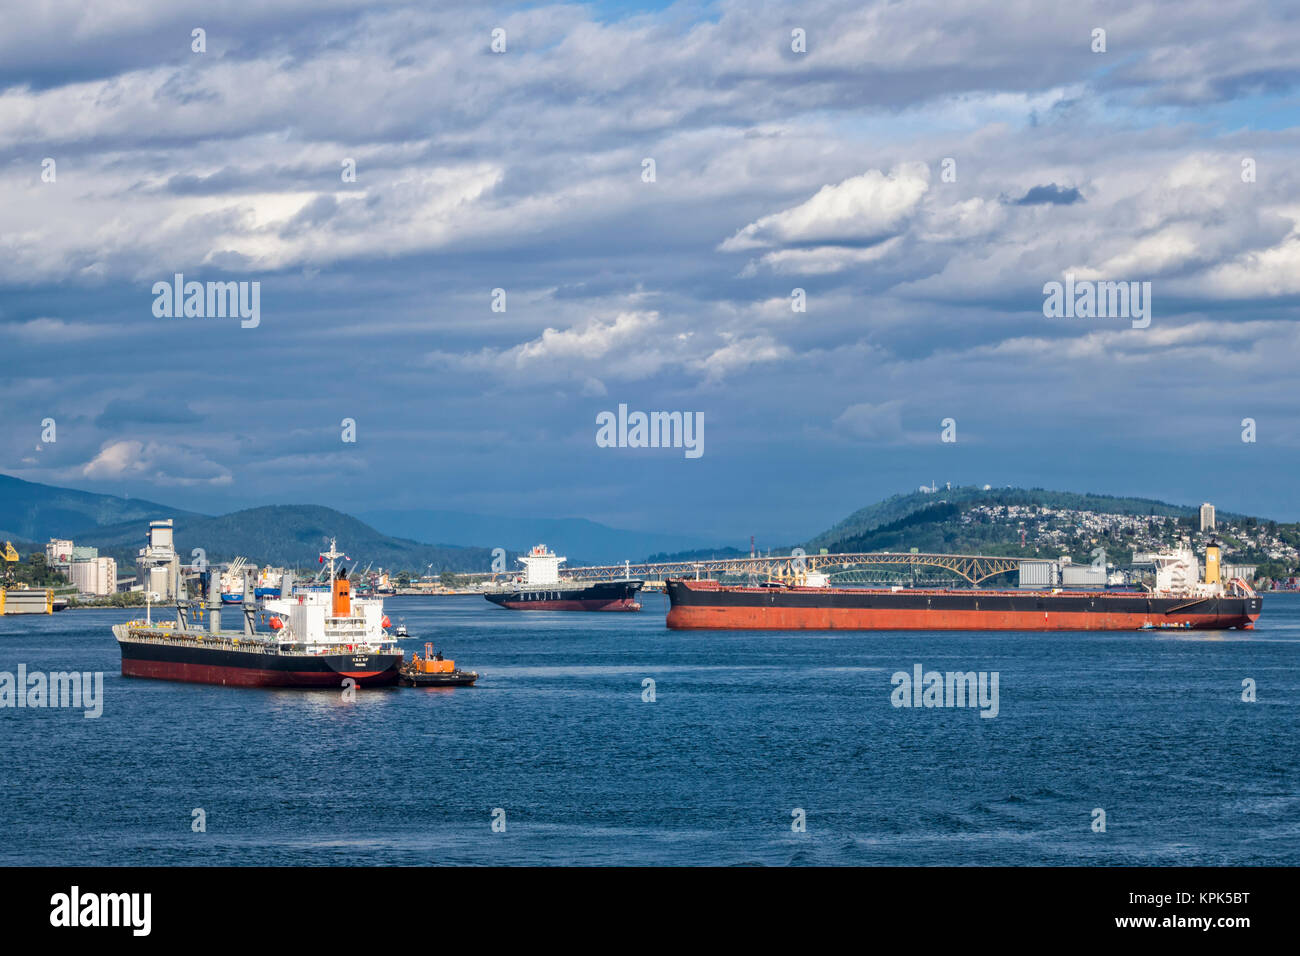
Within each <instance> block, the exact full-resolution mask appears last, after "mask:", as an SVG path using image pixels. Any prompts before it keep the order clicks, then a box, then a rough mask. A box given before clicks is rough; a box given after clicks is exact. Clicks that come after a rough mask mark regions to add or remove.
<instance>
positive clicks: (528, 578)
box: [483, 544, 645, 611]
mask: <svg viewBox="0 0 1300 956" xmlns="http://www.w3.org/2000/svg"><path fill="white" fill-rule="evenodd" d="M518 560H519V563H520V564H522V565H523V566H524V573H523V576H522V577H519V578H516V579H515V582H514V584H515V585H516V586H514V587H510V588H507V589H506V590H503V591H489V592H487V593H486V594H484V595H483V596H484V597H486V598H487V599H488V600H489V601H491V602H492V603H493V604H499V605H500V606H501V607H504V608H509V609H510V610H512V611H639V610H641V605H640V604H638V603H637V600H636V597H637V593H638V592H639V591H640V590H641V588H642V586H643V585H644V584H645V582H644V581H636V580H632V579H631V578H628V579H626V580H622V581H596V582H594V583H592V584H586V585H579V584H576V583H574V582H572V581H568V582H565V581H561V580H560V563H561V562H563V561H566V560H567V558H562V557H560V556H559V555H558V554H555V553H554V552H552V551H550V550H549V549H548V548H547V547H546V545H544V544H539V545H538V546H537V547H535V548H533V549H532V550H531V551H530V552H528V554H527V555H526V556H525V557H522V558H519V559H518Z"/></svg>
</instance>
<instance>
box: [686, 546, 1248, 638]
mask: <svg viewBox="0 0 1300 956" xmlns="http://www.w3.org/2000/svg"><path fill="white" fill-rule="evenodd" d="M1154 559H1155V560H1154V563H1155V565H1156V580H1155V586H1154V587H1150V588H1145V589H1143V590H1127V591H1124V590H1080V591H1070V590H1064V589H1060V588H1054V589H1051V590H1021V589H1017V590H994V589H986V588H964V589H963V588H950V589H937V590H922V589H910V588H889V589H867V588H834V587H827V586H808V585H807V584H806V583H805V584H800V583H795V584H775V585H772V584H769V585H766V586H760V587H737V586H729V585H724V584H720V583H718V582H717V581H690V580H670V581H669V582H668V584H667V590H668V600H669V604H670V608H669V611H668V626H669V627H670V628H676V629H684V630H690V629H762V630H860V631H875V630H891V631H892V630H926V631H954V630H968V631H1123V630H1155V629H1166V628H1173V629H1200V630H1225V629H1228V628H1241V629H1244V630H1249V629H1251V628H1253V627H1254V625H1255V620H1256V619H1257V618H1258V617H1259V614H1260V610H1261V606H1262V603H1263V602H1262V600H1261V599H1260V597H1259V596H1258V595H1257V594H1256V593H1255V591H1254V590H1253V589H1252V588H1251V587H1250V586H1249V585H1248V584H1247V583H1246V582H1245V581H1243V580H1241V579H1239V578H1233V579H1232V580H1231V581H1229V582H1228V583H1227V584H1226V585H1225V584H1224V583H1223V582H1222V581H1221V580H1220V574H1219V548H1218V547H1217V546H1216V545H1210V546H1209V547H1208V548H1207V549H1206V567H1205V571H1206V573H1205V576H1204V578H1201V576H1200V572H1199V567H1198V563H1197V560H1196V555H1195V554H1194V553H1193V552H1192V551H1191V549H1190V548H1180V549H1178V550H1176V551H1173V552H1169V553H1162V554H1159V555H1155V556H1154Z"/></svg>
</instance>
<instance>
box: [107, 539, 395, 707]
mask: <svg viewBox="0 0 1300 956" xmlns="http://www.w3.org/2000/svg"><path fill="white" fill-rule="evenodd" d="M341 557H343V555H342V554H341V553H340V552H338V551H337V550H336V548H335V544H334V542H333V541H331V542H330V549H329V551H328V552H322V553H321V561H322V563H324V562H325V561H326V560H327V559H328V561H329V580H330V584H329V586H327V587H316V586H307V587H297V588H295V587H292V582H291V581H289V580H288V579H287V578H286V582H285V583H286V584H288V585H289V587H288V589H287V590H288V593H286V594H282V595H281V597H280V598H278V599H269V600H267V601H266V602H265V603H264V605H263V606H262V607H261V608H260V609H259V605H258V604H257V602H256V601H255V600H254V599H253V598H252V596H251V595H252V592H253V587H252V582H251V580H249V581H247V582H246V586H245V587H244V591H243V593H244V594H246V595H249V598H248V599H247V600H245V601H244V602H243V604H242V610H243V613H244V627H243V630H242V631H227V630H222V629H221V605H222V602H221V593H220V591H221V575H220V574H217V573H212V574H210V575H209V583H208V600H207V602H206V607H205V606H203V605H200V606H199V607H198V608H192V607H191V604H190V602H189V601H188V600H186V599H185V598H184V596H183V590H182V596H181V597H180V598H178V600H177V602H176V620H175V621H168V622H155V621H153V620H152V619H151V617H149V616H147V617H146V618H145V620H143V621H131V622H129V623H126V624H115V625H114V626H113V636H114V637H116V638H117V643H118V647H119V648H120V649H121V651H122V675H123V676H124V677H155V678H160V679H162V680H175V681H189V682H193V683H200V684H227V685H233V686H240V687H339V686H342V685H343V681H344V679H345V678H352V679H353V680H355V681H356V683H357V685H359V686H363V687H370V686H382V685H387V684H395V683H397V679H398V676H399V675H398V668H399V667H400V666H401V664H402V653H401V651H400V650H399V649H398V647H397V645H396V644H395V643H393V642H392V641H390V640H389V639H388V635H387V632H386V630H385V629H386V628H387V627H389V620H388V618H387V617H385V616H384V610H383V602H382V601H368V600H359V599H355V598H353V596H352V593H351V586H350V584H349V583H348V577H347V571H346V569H343V568H340V569H339V571H338V573H337V574H336V573H335V561H336V560H337V559H338V558H341ZM249 578H250V579H251V573H250V574H249ZM151 610H152V609H150V613H151ZM191 610H194V611H195V613H196V615H197V616H198V617H200V618H201V617H202V616H203V615H204V613H205V612H206V614H207V617H208V626H207V627H206V628H203V627H196V626H194V625H193V624H191V622H190V620H189V614H190V611H191ZM259 610H261V611H262V612H263V613H264V614H265V615H266V616H267V617H268V618H269V620H268V624H269V627H270V631H269V633H259V632H258V631H257V630H256V628H255V619H256V617H257V615H258V612H259Z"/></svg>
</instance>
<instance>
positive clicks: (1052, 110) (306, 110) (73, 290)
mask: <svg viewBox="0 0 1300 956" xmlns="http://www.w3.org/2000/svg"><path fill="white" fill-rule="evenodd" d="M1045 9H1048V8H1044V7H1043V6H1042V5H1041V4H1033V3H1028V2H1014V0H1011V2H1008V0H996V2H987V3H985V2H960V3H954V2H950V0H945V2H905V3H862V2H845V3H840V2H821V0H813V2H808V3H800V4H797V5H793V4H788V3H776V2H772V3H767V2H744V3H742V2H721V3H706V2H679V3H672V4H667V3H635V2H633V3H619V2H602V3H595V4H549V3H526V4H524V3H518V4H499V5H491V4H485V3H464V4H459V3H454V2H442V3H438V4H424V3H411V4H403V3H355V2H349V0H311V2H308V0H264V2H261V3H258V4H255V5H254V4H243V3H233V2H221V0H215V2H213V0H210V2H205V3H184V2H181V3H177V2H173V0H131V2H113V0H110V2H103V3H96V4H93V5H86V4H81V3H74V2H63V0H50V2H45V3H36V4H26V5H20V6H17V7H14V8H13V9H11V10H9V11H8V12H7V13H6V16H5V24H4V30H3V32H0V355H2V356H3V360H0V396H3V397H2V398H0V402H3V405H2V408H3V415H0V472H4V473H7V474H11V475H16V476H18V477H21V478H26V479H28V480H32V481H41V482H47V483H51V484H57V485H65V486H70V487H75V488H81V489H85V490H89V491H97V492H103V493H110V494H130V495H133V496H139V497H145V498H150V499H153V500H156V501H162V502H165V503H170V504H175V505H176V506H177V507H183V508H187V509H190V510H195V511H201V512H207V513H220V512H224V511H229V510H234V509H236V508H242V507H252V506H257V505H263V504H283V503H313V504H324V505H329V506H331V507H335V508H339V509H341V510H345V511H352V512H358V511H367V510H375V509H387V508H436V509H444V510H459V511H468V512H476V513H487V514H500V515H511V516H529V515H535V516H539V517H564V516H583V517H588V518H591V519H593V520H597V521H602V522H605V523H607V524H611V525H614V526H616V527H624V528H633V529H640V530H655V531H665V532H676V533H682V534H690V535H692V536H697V537H704V538H709V539H714V540H717V541H718V542H719V543H720V544H724V543H725V544H736V545H740V546H744V545H747V543H748V536H749V535H750V534H756V535H758V537H759V542H760V545H761V544H762V543H763V542H764V540H766V541H767V543H768V544H777V543H788V542H789V541H792V540H802V539H806V538H807V537H810V536H812V535H813V534H816V533H817V532H819V531H821V530H823V529H824V528H826V527H827V526H829V525H830V524H832V523H834V522H835V521H837V520H839V519H840V518H842V517H844V516H845V515H847V514H848V513H850V512H852V511H854V510H856V509H857V508H859V507H862V506H864V505H867V504H870V503H872V502H874V501H876V500H879V499H881V498H883V497H887V496H889V495H892V494H895V493H899V492H906V491H910V490H914V489H915V488H917V487H918V486H919V485H921V484H928V483H930V482H937V483H938V484H939V485H941V486H942V485H943V484H944V483H945V482H949V481H950V482H952V483H953V484H991V485H993V486H1000V485H1016V486H1025V487H1048V488H1056V489H1063V490H1073V491H1093V492H1107V493H1116V494H1133V495H1141V496H1147V497H1153V498H1160V499H1164V500H1168V501H1173V502H1177V503H1184V504H1198V503H1200V502H1201V501H1207V500H1208V501H1213V502H1214V503H1216V504H1217V505H1218V506H1219V507H1220V508H1221V509H1224V510H1229V511H1238V512H1245V513H1250V514H1256V515H1261V516H1267V517H1272V518H1277V519H1281V520H1297V519H1300V503H1298V501H1297V496H1296V493H1295V489H1296V475H1297V474H1298V473H1300V411H1298V410H1297V387H1296V380H1297V377H1296V367H1297V355H1298V354H1300V348H1298V346H1300V331H1298V330H1297V323H1296V318H1297V304H1298V303H1300V168H1298V164H1297V162H1296V159H1297V136H1298V131H1297V125H1300V118H1298V113H1297V105H1298V96H1300V10H1296V9H1294V8H1293V9H1288V8H1287V5H1284V4H1276V3H1266V2H1244V0H1215V2H1213V3H1211V2H1196V0H1192V2H1177V3H1174V2H1169V3H1149V2H1138V3H1129V2H1121V3H1075V4H1070V5H1067V6H1061V7H1056V8H1050V9H1051V13H1050V14H1045V13H1044V10H1045ZM196 29H201V30H202V31H203V33H202V34H201V39H202V42H201V43H200V42H199V40H198V39H196V37H195V35H194V31H195V30H196ZM495 31H504V33H499V32H495ZM1098 31H1104V35H1103V34H1099V33H1098ZM494 37H496V38H497V39H496V41H495V43H496V46H497V47H498V50H499V48H500V46H501V41H502V40H504V50H503V51H498V50H494V48H493V47H494ZM196 47H202V49H201V50H199V49H196ZM1101 47H1104V49H1102V48H1101ZM648 161H653V168H652V169H651V163H649V162H648ZM353 169H354V170H355V176H350V171H351V170H353ZM651 172H653V176H651V175H650V174H651ZM176 274H181V275H183V276H184V281H185V282H194V281H197V282H200V283H209V282H241V283H250V285H248V286H246V287H245V292H246V294H247V295H248V297H249V298H248V299H246V301H247V302H248V303H249V304H250V305H251V302H252V299H251V295H252V289H253V286H252V285H251V283H257V287H256V288H257V290H258V297H259V298H258V303H259V308H258V312H257V319H256V325H255V326H251V327H244V326H245V325H250V321H241V319H240V318H239V317H231V316H229V315H209V314H201V315H188V316H187V315H179V316H176V315H171V314H168V312H169V310H166V309H163V308H162V305H161V304H160V302H163V303H165V304H167V305H170V304H171V301H172V297H171V296H170V294H165V295H159V294H158V293H157V292H156V291H155V289H156V284H158V283H166V284H170V283H172V282H173V277H174V276H175V275H176ZM1067 276H1071V277H1072V279H1071V280H1070V281H1072V282H1073V283H1083V284H1087V283H1098V284H1100V283H1106V282H1124V283H1126V284H1127V283H1137V285H1136V286H1135V287H1133V288H1136V289H1138V290H1148V291H1147V292H1146V293H1145V295H1144V296H1143V298H1142V301H1144V302H1146V303H1148V304H1149V311H1148V314H1147V316H1146V318H1145V319H1143V318H1142V317H1141V316H1140V315H1137V316H1131V315H1128V314H1124V313H1121V314H1119V315H1115V314H1110V315H1106V316H1080V315H1078V314H1075V313H1073V310H1071V314H1068V315H1059V314H1048V313H1049V312H1050V311H1051V310H1050V309H1045V302H1046V300H1047V298H1048V294H1047V292H1046V291H1045V290H1046V289H1047V288H1048V287H1049V284H1050V283H1053V282H1058V283H1062V284H1064V283H1065V282H1066V281H1067V279H1066V277H1067ZM1148 284H1149V285H1148ZM1127 287H1128V286H1126V288H1127ZM205 288H206V287H205ZM1103 288H1104V287H1103ZM497 290H500V291H497ZM200 298H202V296H201V297H200ZM1133 305H1134V306H1136V300H1135V302H1134V303H1133ZM206 308H207V304H206V300H205V301H204V303H203V309H206ZM160 311H162V312H163V313H164V314H161V315H160V314H159V312H160ZM196 311H203V310H201V309H196ZM620 405H626V406H627V408H628V410H629V411H643V412H647V413H648V412H655V411H660V412H682V413H683V414H686V415H690V416H692V420H702V422H703V432H702V439H703V440H702V444H701V445H700V450H701V453H700V454H699V455H698V456H688V455H687V454H686V453H685V452H686V449H684V448H681V447H658V448H652V447H604V445H603V444H602V443H600V442H598V441H597V435H598V426H597V417H598V416H600V415H601V413H602V412H614V413H615V414H617V410H618V408H619V406H620ZM50 420H52V422H53V430H51V427H50V425H49V422H50ZM345 420H347V421H351V422H352V423H354V424H353V425H352V426H351V427H349V426H348V425H346V424H345ZM1247 420H1249V422H1250V423H1253V424H1249V425H1248V424H1245V423H1246V422H1247ZM948 422H951V424H948ZM1244 437H1248V438H1253V439H1254V440H1252V441H1247V440H1243V438H1244ZM349 438H353V439H355V440H347V439H349ZM945 438H948V439H955V440H945ZM51 439H52V440H51ZM605 444H607V443H605Z"/></svg>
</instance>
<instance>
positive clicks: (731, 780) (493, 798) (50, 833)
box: [0, 595, 1300, 865]
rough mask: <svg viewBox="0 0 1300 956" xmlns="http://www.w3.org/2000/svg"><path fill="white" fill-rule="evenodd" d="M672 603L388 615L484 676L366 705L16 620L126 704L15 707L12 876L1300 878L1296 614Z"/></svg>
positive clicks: (465, 608)
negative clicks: (654, 871)
mask: <svg viewBox="0 0 1300 956" xmlns="http://www.w3.org/2000/svg"><path fill="white" fill-rule="evenodd" d="M662 602H663V598H662V597H661V596H658V595H649V596H647V598H646V611H645V612H643V613H641V614H639V615H635V614H626V615H620V614H615V615H602V614H541V613H531V614H529V613H521V612H510V611H504V610H501V609H498V608H495V607H492V606H490V605H489V604H488V603H487V602H486V601H484V600H482V599H481V598H469V597H463V598H396V599H390V601H389V603H388V611H389V613H390V615H391V616H392V617H393V619H394V620H396V619H397V618H399V617H402V618H405V620H406V622H407V624H408V626H409V627H410V629H411V633H412V635H413V636H414V637H415V638H416V640H413V641H411V642H409V643H408V644H407V645H406V646H407V648H408V651H409V650H410V649H416V648H418V647H420V641H422V640H424V639H432V640H434V641H436V642H437V643H438V646H439V647H440V648H441V649H443V650H445V651H446V653H447V656H449V657H454V658H455V659H456V660H457V661H458V662H459V663H460V664H461V665H463V666H468V667H472V668H475V669H477V670H478V671H480V672H481V673H483V674H484V675H485V676H484V677H483V679H482V680H481V681H480V683H479V686H478V687H475V688H469V689H457V690H438V691H428V690H412V689H392V690H388V689H384V690H370V691H361V692H360V693H359V694H358V696H357V699H356V700H354V701H352V702H347V701H344V700H343V699H342V695H341V693H339V692H335V691H288V690H284V691H279V690H245V689H235V688H222V687H205V686H200V685H188V684H174V683H168V682H163V681H152V680H140V679H124V678H122V677H121V676H120V674H119V657H118V651H117V645H116V643H115V642H114V640H113V638H112V635H111V634H110V632H109V625H110V624H112V623H114V622H116V621H121V620H126V619H128V618H130V617H134V616H136V615H135V614H133V613H132V612H128V611H69V612H65V613H62V614H57V615H54V616H52V617H6V618H0V671H10V672H14V671H16V669H17V665H18V664H19V663H24V664H26V665H27V667H28V669H29V670H44V671H58V670H69V669H76V670H91V671H95V670H99V671H103V672H104V680H105V684H104V688H105V690H104V693H105V704H104V712H103V716H102V717H100V718H99V719H97V720H87V719H85V718H84V717H83V716H82V714H81V712H80V711H77V710H58V709H54V710H14V709H0V863H6V864H13V863H34V864H77V863H82V864H84V863H90V864H206V863H257V864H342V863H357V864H426V863H457V864H465V863H494V864H495V863H529V864H545V863H578V864H704V863H709V864H746V863H760V864H788V863H815V864H1065V863H1082V864H1128V865H1134V864H1136V865H1144V864H1262V863H1274V864H1291V865H1295V864H1297V863H1300V747H1298V746H1297V744H1298V743H1300V671H1298V670H1297V663H1298V660H1300V597H1293V596H1277V597H1269V598H1266V600H1265V604H1264V613H1263V616H1262V617H1261V619H1260V623H1259V626H1258V628H1257V630H1255V631H1253V632H1223V633H1220V634H1207V635H1202V636H1190V635H1187V634H1172V633H1169V634H1160V633H1154V634H1153V633H1150V632H1147V633H1140V632H1138V633H1129V632H1125V633H1113V634H1100V635H1072V634H1020V633H979V634H965V633H874V634H862V633H858V634H816V633H770V632H750V633H744V632H737V633H718V634H714V633H708V632H670V631H668V630H666V629H665V628H664V625H663V606H662ZM916 663H920V664H922V665H924V667H925V668H926V669H927V670H928V669H935V670H943V671H946V670H983V671H997V672H998V673H999V675H1000V681H999V705H1000V712H999V714H998V716H997V717H996V718H994V719H984V718H981V717H980V716H979V711H978V710H976V709H961V708H952V709H902V708H895V707H893V706H892V705H891V703H890V693H891V691H892V689H893V688H892V686H891V684H890V675H891V674H893V673H894V672H895V671H898V670H905V671H910V670H911V669H912V666H913V665H914V664H916ZM646 677H650V678H653V679H654V680H655V682H656V698H657V699H656V700H655V701H654V702H653V703H647V702H643V700H642V693H643V691H642V680H643V678H646ZM1243 678H1253V679H1254V680H1255V681H1256V683H1257V686H1258V701H1257V702H1256V703H1243V702H1242V700H1241V690H1242V687H1241V682H1242V679H1243ZM1097 807H1100V808H1103V809H1104V810H1105V811H1106V814H1107V830H1106V832H1105V833H1095V832H1093V830H1092V826H1091V824H1092V811H1093V808H1097ZM195 808H203V809H204V810H205V811H206V814H207V832H205V833H195V832H192V830H191V820H192V810H194V809H195ZM494 808H502V809H504V810H505V822H506V830H505V832H504V833H494V832H493V831H492V829H491V822H492V811H493V809H494ZM794 808H802V809H803V810H804V811H805V812H806V815H807V832H806V833H795V832H792V830H791V821H792V816H791V812H792V810H793V809H794Z"/></svg>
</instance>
